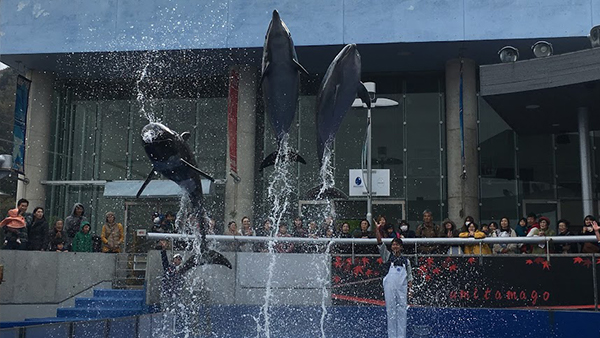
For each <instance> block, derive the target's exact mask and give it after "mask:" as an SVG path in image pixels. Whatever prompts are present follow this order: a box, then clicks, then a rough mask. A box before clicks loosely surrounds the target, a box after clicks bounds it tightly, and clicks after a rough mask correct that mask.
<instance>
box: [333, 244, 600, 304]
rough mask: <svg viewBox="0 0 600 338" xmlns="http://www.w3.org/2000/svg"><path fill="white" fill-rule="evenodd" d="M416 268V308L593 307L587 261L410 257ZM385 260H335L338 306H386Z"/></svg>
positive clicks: (594, 262) (591, 264)
mask: <svg viewBox="0 0 600 338" xmlns="http://www.w3.org/2000/svg"><path fill="white" fill-rule="evenodd" d="M407 257H408V258H409V259H410V261H411V264H412V272H413V278H414V279H413V290H412V291H413V292H412V293H413V297H412V299H411V301H410V302H409V303H410V304H413V305H421V306H434V307H486V308H511V307H550V308H588V309H589V308H593V306H594V289H595V288H598V285H594V279H593V275H594V269H598V266H599V265H600V259H598V258H596V257H594V256H591V255H581V256H552V257H551V260H550V261H548V260H546V257H545V256H544V257H533V256H527V257H526V256H523V257H520V256H512V257H503V256H499V255H498V256H482V257H479V256H448V257H419V258H418V262H416V264H415V258H414V256H407ZM383 269H384V264H383V262H382V260H381V258H380V257H378V256H370V257H359V256H356V257H355V259H354V260H352V258H351V257H348V256H342V255H339V256H334V257H333V262H332V274H331V275H332V292H331V294H332V298H333V303H334V304H337V305H356V304H365V305H384V297H383V286H382V279H383V276H385V274H386V273H387V271H383ZM599 276H600V275H599Z"/></svg>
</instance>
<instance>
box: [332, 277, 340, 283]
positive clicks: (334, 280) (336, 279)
mask: <svg viewBox="0 0 600 338" xmlns="http://www.w3.org/2000/svg"><path fill="white" fill-rule="evenodd" d="M341 281H342V279H341V278H340V276H333V284H340V282H341Z"/></svg>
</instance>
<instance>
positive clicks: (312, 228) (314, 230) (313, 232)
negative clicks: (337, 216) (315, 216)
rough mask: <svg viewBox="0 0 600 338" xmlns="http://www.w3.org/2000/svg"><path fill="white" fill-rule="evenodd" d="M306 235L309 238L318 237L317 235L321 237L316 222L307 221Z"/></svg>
mask: <svg viewBox="0 0 600 338" xmlns="http://www.w3.org/2000/svg"><path fill="white" fill-rule="evenodd" d="M307 236H308V237H309V238H319V237H321V231H320V230H319V228H318V227H317V222H315V221H311V222H309V223H308V231H307Z"/></svg>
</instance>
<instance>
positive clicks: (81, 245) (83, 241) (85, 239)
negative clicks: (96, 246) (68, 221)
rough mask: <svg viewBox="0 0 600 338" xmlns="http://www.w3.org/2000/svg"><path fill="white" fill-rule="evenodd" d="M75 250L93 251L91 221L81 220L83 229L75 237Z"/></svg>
mask: <svg viewBox="0 0 600 338" xmlns="http://www.w3.org/2000/svg"><path fill="white" fill-rule="evenodd" d="M73 251H74V252H92V234H90V222H88V221H83V222H81V230H79V232H78V233H77V234H76V235H75V238H74V239H73Z"/></svg>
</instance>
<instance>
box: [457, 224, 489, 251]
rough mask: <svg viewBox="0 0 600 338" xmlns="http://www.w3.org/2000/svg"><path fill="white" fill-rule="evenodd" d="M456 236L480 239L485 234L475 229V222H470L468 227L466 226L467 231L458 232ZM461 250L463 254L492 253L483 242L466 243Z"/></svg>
mask: <svg viewBox="0 0 600 338" xmlns="http://www.w3.org/2000/svg"><path fill="white" fill-rule="evenodd" d="M458 237H460V238H475V239H481V238H485V234H484V233H483V232H481V231H479V230H477V224H475V223H470V224H469V227H468V228H467V231H464V232H461V233H460V234H458ZM463 251H464V253H465V255H479V254H480V253H481V254H484V255H491V254H492V250H491V249H490V246H489V245H487V244H485V243H484V244H483V245H481V246H480V245H479V243H477V244H466V245H465V249H464V250H463Z"/></svg>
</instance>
